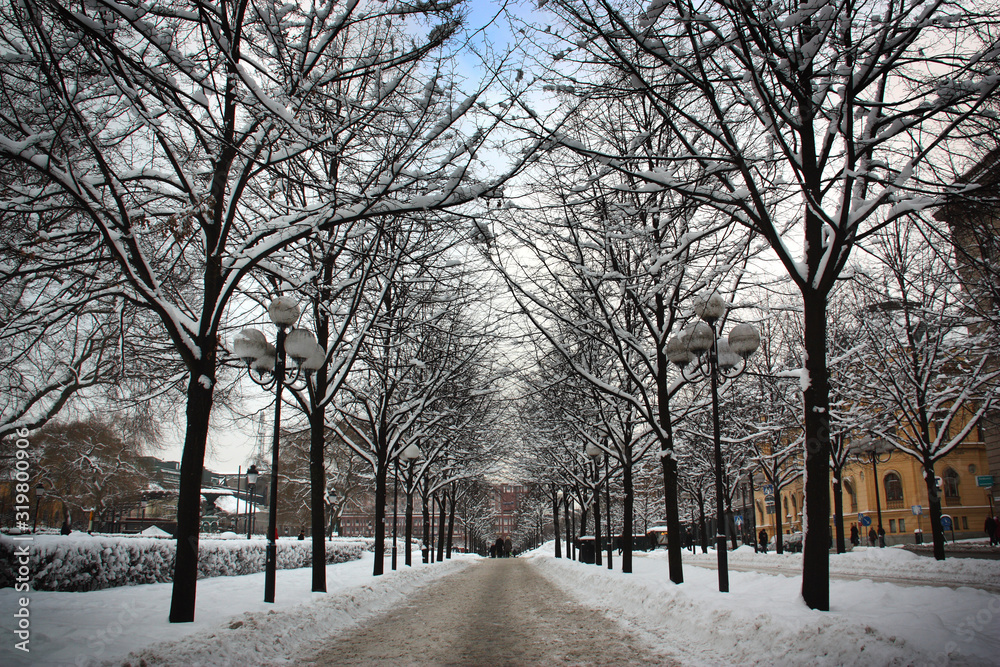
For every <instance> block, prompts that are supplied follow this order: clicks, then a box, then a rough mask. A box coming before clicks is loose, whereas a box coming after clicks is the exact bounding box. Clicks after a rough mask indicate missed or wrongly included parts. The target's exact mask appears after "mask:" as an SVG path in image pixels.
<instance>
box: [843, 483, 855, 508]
mask: <svg viewBox="0 0 1000 667" xmlns="http://www.w3.org/2000/svg"><path fill="white" fill-rule="evenodd" d="M844 491H846V492H847V497H848V498H850V499H851V512H852V513H853V512H857V511H858V493H857V491H855V490H854V481H853V480H850V479H845V480H844Z"/></svg>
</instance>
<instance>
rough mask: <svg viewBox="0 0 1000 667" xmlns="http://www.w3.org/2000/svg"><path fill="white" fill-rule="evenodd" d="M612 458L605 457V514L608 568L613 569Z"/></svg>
mask: <svg viewBox="0 0 1000 667" xmlns="http://www.w3.org/2000/svg"><path fill="white" fill-rule="evenodd" d="M610 458H611V457H610V456H605V457H604V514H605V516H607V518H608V520H607V521H606V522H605V523H606V524H607V528H608V569H609V570H613V569H614V566H613V565H612V563H611V551H612V549H614V545H613V544H612V542H613V541H614V539H615V533H614V531H613V530H612V529H611V464H610V463H609V461H608V459H610ZM622 532H623V533H624V532H625V531H624V530H623V531H622ZM622 548H623V549H624V548H625V546H624V545H622Z"/></svg>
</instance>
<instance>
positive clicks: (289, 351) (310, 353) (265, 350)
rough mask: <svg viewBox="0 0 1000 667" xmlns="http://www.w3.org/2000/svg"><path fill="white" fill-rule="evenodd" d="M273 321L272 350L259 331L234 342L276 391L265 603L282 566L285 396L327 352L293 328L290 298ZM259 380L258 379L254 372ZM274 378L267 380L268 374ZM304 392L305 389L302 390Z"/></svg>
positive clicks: (272, 310)
mask: <svg viewBox="0 0 1000 667" xmlns="http://www.w3.org/2000/svg"><path fill="white" fill-rule="evenodd" d="M267 313H268V315H269V316H270V317H271V321H272V322H274V324H275V326H277V327H278V337H277V341H276V343H275V344H274V345H273V346H272V345H271V344H270V343H268V342H267V337H266V336H265V335H264V334H263V333H261V332H260V331H258V330H256V329H244V330H243V331H241V332H240V333H239V334H237V336H236V339H235V340H234V341H233V351H234V352H235V354H236V356H237V357H239V358H241V359H243V360H244V361H246V363H247V366H248V367H249V368H250V371H251V372H250V374H249V375H250V379H251V380H253V381H254V382H255V383H257V384H259V385H261V386H262V387H265V388H266V389H270V388H271V387H272V386H273V387H274V436H273V438H272V441H271V488H270V506H269V507H268V513H267V552H266V553H267V560H266V563H265V565H264V602H274V588H275V577H276V572H277V563H278V543H277V540H278V441H279V435H280V432H281V393H282V390H283V389H284V387H285V385H286V384H288V385H290V386H294V383H295V381H296V380H298V379H299V376H300V374H301V375H302V376H304V377H306V382H308V374H310V373H313V372H315V371H316V369H317V368H319V367H320V366H321V365H322V364H323V359H324V357H325V356H326V351H325V350H324V349H323V348H322V347H321V346H320V345H318V344H317V343H316V337H315V336H313V334H312V332H310V331H307V330H306V329H295V328H293V327H294V325H295V323H296V322H297V321H298V319H299V304H298V302H297V301H295V299H293V298H292V297H290V296H279V297H276V298H275V299H274V300H273V301H271V304H270V305H269V306H268V307H267ZM286 355H287V356H289V357H291V358H292V362H293V363H294V364H295V365H296V366H297V369H296V371H295V374H294V375H293V376H292V377H291V378H286V377H285V361H286ZM255 370H256V371H257V372H258V374H259V376H260V377H259V378H255V377H254V374H253V371H255ZM269 371H270V373H271V377H270V378H269V379H267V380H265V379H264V373H267V372H269ZM300 388H304V387H300Z"/></svg>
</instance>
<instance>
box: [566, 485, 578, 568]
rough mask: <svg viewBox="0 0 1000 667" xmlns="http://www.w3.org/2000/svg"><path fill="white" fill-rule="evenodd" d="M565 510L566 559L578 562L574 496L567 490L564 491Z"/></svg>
mask: <svg viewBox="0 0 1000 667" xmlns="http://www.w3.org/2000/svg"><path fill="white" fill-rule="evenodd" d="M563 510H564V516H565V517H566V519H565V521H564V522H563V523H565V524H566V557H567V558H569V559H570V560H576V542H574V541H573V536H574V535H575V534H576V531H575V530H574V528H575V522H576V513H575V512H573V510H572V495H571V494H570V493H569V492H568V491H566V490H563Z"/></svg>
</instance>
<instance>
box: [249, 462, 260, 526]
mask: <svg viewBox="0 0 1000 667" xmlns="http://www.w3.org/2000/svg"><path fill="white" fill-rule="evenodd" d="M257 474H258V473H257V466H255V465H251V466H250V467H249V468H247V539H248V540H249V539H250V535H251V534H253V522H254V517H256V516H257V505H256V504H255V503H254V501H253V498H254V493H255V492H256V490H257Z"/></svg>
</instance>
